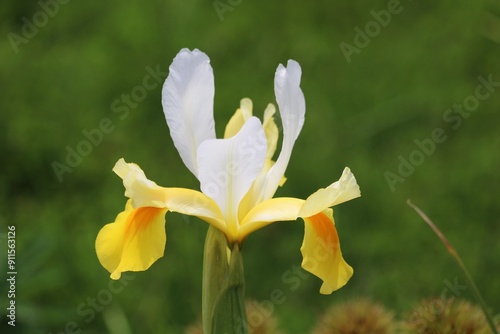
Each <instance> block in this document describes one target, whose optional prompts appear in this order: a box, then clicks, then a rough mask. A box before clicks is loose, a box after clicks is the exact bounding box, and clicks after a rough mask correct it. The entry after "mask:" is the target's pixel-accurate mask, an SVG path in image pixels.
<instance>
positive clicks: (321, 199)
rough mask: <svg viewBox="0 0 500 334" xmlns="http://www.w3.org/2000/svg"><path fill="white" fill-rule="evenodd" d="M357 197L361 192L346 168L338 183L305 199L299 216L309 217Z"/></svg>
mask: <svg viewBox="0 0 500 334" xmlns="http://www.w3.org/2000/svg"><path fill="white" fill-rule="evenodd" d="M359 196H361V192H360V190H359V186H358V183H357V182H356V178H355V177H354V175H353V174H352V173H351V170H350V169H349V168H348V167H346V168H344V171H343V172H342V176H341V177H340V179H339V180H338V181H336V182H334V183H332V184H331V185H329V186H328V187H326V188H322V189H319V190H318V191H316V192H315V193H314V194H312V195H310V196H309V197H308V198H307V199H306V202H305V203H304V206H303V207H302V209H301V210H300V213H299V215H300V216H301V217H310V216H313V215H315V214H317V213H318V212H321V211H323V210H325V209H326V208H329V207H332V206H334V205H338V204H340V203H343V202H346V201H350V200H351V199H354V198H356V197H359Z"/></svg>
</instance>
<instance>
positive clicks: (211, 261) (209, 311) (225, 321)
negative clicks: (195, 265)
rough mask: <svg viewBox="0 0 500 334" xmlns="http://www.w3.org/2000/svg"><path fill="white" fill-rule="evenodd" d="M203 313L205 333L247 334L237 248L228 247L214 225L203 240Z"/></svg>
mask: <svg viewBox="0 0 500 334" xmlns="http://www.w3.org/2000/svg"><path fill="white" fill-rule="evenodd" d="M228 249H229V250H230V251H229V255H228ZM202 314H203V332H204V333H205V334H247V333H248V326H247V319H246V312H245V278H244V276H243V259H242V257H241V253H240V249H239V245H238V243H237V242H235V243H233V244H229V243H228V241H227V238H226V236H225V235H224V233H222V232H221V231H220V230H218V229H217V228H215V227H213V226H210V227H209V229H208V232H207V237H206V239H205V253H204V258H203V298H202Z"/></svg>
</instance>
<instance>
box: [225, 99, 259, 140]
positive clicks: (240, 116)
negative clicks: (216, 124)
mask: <svg viewBox="0 0 500 334" xmlns="http://www.w3.org/2000/svg"><path fill="white" fill-rule="evenodd" d="M252 108H253V105H252V100H250V99H249V98H244V99H242V100H241V101H240V108H238V109H237V110H236V112H235V113H234V115H233V117H231V119H230V120H229V122H228V123H227V125H226V130H225V131H224V138H231V137H233V136H234V135H236V134H237V133H238V132H239V131H240V129H241V127H242V126H243V124H245V122H246V121H248V119H249V118H250V117H252Z"/></svg>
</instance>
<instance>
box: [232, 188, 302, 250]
mask: <svg viewBox="0 0 500 334" xmlns="http://www.w3.org/2000/svg"><path fill="white" fill-rule="evenodd" d="M303 204H304V200H302V199H298V198H291V197H282V198H272V199H269V200H267V201H265V202H262V203H260V204H258V205H257V206H255V207H254V208H253V209H252V210H250V212H249V213H248V214H247V215H246V216H245V218H244V219H243V221H242V222H241V226H240V232H239V237H240V240H242V239H244V238H245V237H246V236H248V235H249V234H250V233H252V232H254V231H256V230H258V229H261V228H263V227H265V226H267V225H269V224H271V223H274V222H278V221H288V220H296V219H297V217H298V213H299V211H300V208H301V207H302V205H303Z"/></svg>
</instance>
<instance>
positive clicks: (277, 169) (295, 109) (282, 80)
mask: <svg viewBox="0 0 500 334" xmlns="http://www.w3.org/2000/svg"><path fill="white" fill-rule="evenodd" d="M301 75H302V71H301V69H300V65H299V63H297V62H296V61H294V60H289V61H288V63H287V67H284V66H283V65H281V64H280V65H279V66H278V69H277V70H276V74H275V76H274V92H275V94H276V101H277V102H278V107H279V112H280V115H281V121H282V122H283V145H282V147H281V152H280V155H279V157H278V160H277V161H276V163H275V164H274V166H273V167H272V168H271V170H270V171H269V174H268V177H267V185H266V189H265V194H264V198H263V199H264V200H266V199H269V198H271V197H272V196H273V195H274V193H275V192H276V189H277V188H278V186H279V184H280V182H281V180H282V178H283V176H284V175H285V170H286V167H287V166H288V162H289V161H290V156H291V155H292V149H293V145H294V144H295V140H296V139H297V137H298V136H299V133H300V130H302V126H303V125H304V116H305V113H306V103H305V100H304V94H303V93H302V90H301V89H300V77H301Z"/></svg>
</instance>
